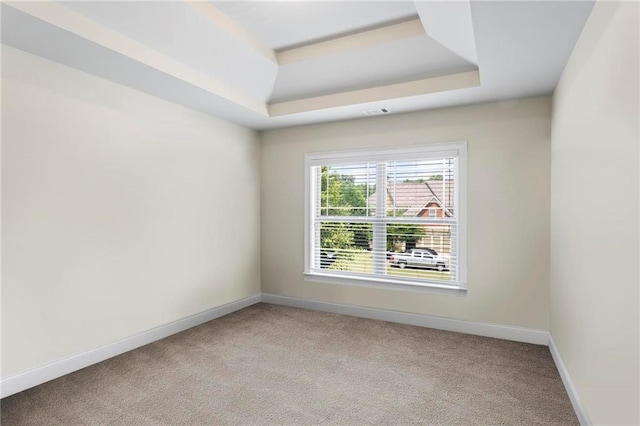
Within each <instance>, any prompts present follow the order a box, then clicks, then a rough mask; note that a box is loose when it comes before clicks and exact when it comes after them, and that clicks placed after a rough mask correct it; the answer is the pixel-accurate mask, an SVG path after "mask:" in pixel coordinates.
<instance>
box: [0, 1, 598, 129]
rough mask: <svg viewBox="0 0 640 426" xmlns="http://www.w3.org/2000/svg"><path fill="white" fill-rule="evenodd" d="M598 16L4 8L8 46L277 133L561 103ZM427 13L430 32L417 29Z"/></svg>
mask: <svg viewBox="0 0 640 426" xmlns="http://www.w3.org/2000/svg"><path fill="white" fill-rule="evenodd" d="M592 6H593V2H592V1H591V0H588V1H567V2H554V1H545V2H536V1H531V2H527V1H514V2H506V1H495V2H493V1H471V2H470V3H469V2H466V1H461V2H416V3H415V4H414V3H413V2H370V1H364V2H295V1H293V2H279V1H264V2H210V3H197V4H193V3H190V2H187V1H174V2H162V1H159V2H155V1H154V2H70V3H54V2H36V3H30V2H20V3H9V4H8V3H4V2H3V3H2V35H1V36H2V43H4V44H7V45H11V46H14V47H16V48H19V49H22V50H25V51H28V52H31V53H34V54H37V55H40V56H43V57H46V58H49V59H51V60H54V61H57V62H60V63H63V64H65V65H68V66H71V67H74V68H78V69H80V70H83V71H86V72H89V73H92V74H95V75H97V76H99V77H102V78H106V79H109V80H112V81H115V82H117V83H120V84H124V85H127V86H131V87H134V88H137V89H139V90H142V91H145V92H148V93H151V94H153V95H155V96H159V97H162V98H164V99H168V100H170V101H173V102H177V103H180V104H183V105H186V106H188V107H191V108H195V109H198V110H201V111H204V112H207V113H210V114H213V115H216V116H219V117H222V118H225V119H228V120H231V121H235V122H237V123H240V124H242V125H245V126H249V127H252V128H256V129H267V128H274V127H284V126H291V125H300V124H307V123H314V122H322V121H331V120H342V119H349V118H356V117H363V116H364V115H363V113H362V111H363V110H366V109H370V108H380V107H386V108H389V109H390V110H391V111H392V113H399V112H408V111H415V110H420V109H430V108H441V107H446V106H454V105H464V104H470V103H478V102H486V101H494V100H503V99H512V98H518V97H525V96H533V95H540V94H548V93H551V92H552V91H553V89H554V87H555V85H556V83H557V80H558V78H559V76H560V73H561V72H562V69H563V68H564V66H565V64H566V62H567V60H568V58H569V55H570V54H571V51H572V49H573V46H574V45H575V42H576V40H577V38H578V36H579V33H580V31H581V29H582V26H583V25H584V22H585V20H586V19H587V17H588V14H589V13H590V10H591V8H592ZM416 13H418V14H419V18H420V19H419V20H418V21H416V20H415V19H414V20H413V21H406V19H410V18H411V17H412V16H415V15H416ZM399 20H401V21H399ZM398 22H401V23H398ZM391 24H393V25H391ZM416 25H417V26H418V28H416ZM372 27H376V28H378V29H376V30H373V31H369V30H371V28H372ZM345 34H355V35H353V36H346V37H345V36H344V35H345ZM326 39H332V40H331V41H330V42H324V43H319V42H318V41H319V40H326ZM300 44H304V45H305V46H304V47H300V48H297V49H292V50H285V51H284V52H281V53H278V52H274V51H273V50H272V49H280V50H282V49H283V48H287V49H289V48H291V47H292V46H300ZM284 54H287V55H288V56H287V57H286V58H285V57H284V56H283V55H284ZM463 58H464V59H463ZM477 72H479V79H478V77H477V74H476V76H475V77H474V73H477Z"/></svg>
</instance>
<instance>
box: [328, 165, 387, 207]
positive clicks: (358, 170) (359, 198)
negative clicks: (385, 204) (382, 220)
mask: <svg viewBox="0 0 640 426" xmlns="http://www.w3.org/2000/svg"><path fill="white" fill-rule="evenodd" d="M316 179H318V180H319V182H318V183H317V187H318V188H320V191H319V196H320V200H319V206H318V207H319V212H318V211H317V212H316V213H319V215H321V216H375V202H374V203H373V205H371V204H368V203H367V200H370V199H371V195H372V194H374V193H375V183H376V165H375V164H373V163H364V164H347V165H335V166H322V167H316Z"/></svg>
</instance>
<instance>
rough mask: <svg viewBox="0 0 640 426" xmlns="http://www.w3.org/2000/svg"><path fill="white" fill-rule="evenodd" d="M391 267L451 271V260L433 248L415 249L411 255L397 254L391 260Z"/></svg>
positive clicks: (410, 252)
mask: <svg viewBox="0 0 640 426" xmlns="http://www.w3.org/2000/svg"><path fill="white" fill-rule="evenodd" d="M389 265H390V266H392V267H397V268H407V267H412V268H427V269H437V270H438V271H447V270H449V259H447V258H446V257H444V256H441V255H439V254H438V252H437V251H435V250H434V249H431V248H414V249H411V250H410V251H409V253H395V254H393V255H392V256H391V258H390V259H389Z"/></svg>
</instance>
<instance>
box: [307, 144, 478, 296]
mask: <svg viewBox="0 0 640 426" xmlns="http://www.w3.org/2000/svg"><path fill="white" fill-rule="evenodd" d="M465 148H466V145H465V144H464V143H455V144H437V145H428V146H423V147H419V148H415V147H412V148H406V149H393V150H371V151H364V152H363V151H358V152H343V153H333V154H319V155H309V156H307V167H308V170H307V172H308V181H307V186H308V187H307V191H308V197H307V201H308V204H309V205H308V214H307V234H308V235H307V247H306V256H305V257H306V262H307V264H306V265H305V270H306V272H307V273H309V274H322V275H335V276H340V277H344V278H349V277H353V278H360V279H362V278H367V277H369V278H373V279H376V280H381V279H382V280H387V281H397V282H402V283H411V284H418V285H428V284H429V283H436V284H448V285H452V286H462V285H463V282H464V280H465V277H464V270H463V269H464V268H463V264H462V263H463V247H461V243H462V242H463V238H462V237H463V236H462V233H463V232H464V224H463V223H462V221H461V218H462V212H461V208H462V203H461V200H462V195H463V194H461V190H462V188H464V185H463V178H464V176H463V173H461V167H464V162H465V158H464V155H465Z"/></svg>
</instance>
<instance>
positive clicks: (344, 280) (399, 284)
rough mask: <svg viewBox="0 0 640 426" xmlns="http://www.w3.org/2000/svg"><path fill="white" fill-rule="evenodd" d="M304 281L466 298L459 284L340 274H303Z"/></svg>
mask: <svg viewBox="0 0 640 426" xmlns="http://www.w3.org/2000/svg"><path fill="white" fill-rule="evenodd" d="M304 279H305V281H315V282H325V283H331V284H341V285H351V286H356V287H368V288H382V289H390V290H403V291H412V292H419V293H433V294H446V295H450V296H466V294H467V289H466V288H465V287H464V286H463V285H462V284H461V283H456V284H437V283H417V282H408V281H402V280H394V279H385V278H373V277H360V276H351V275H340V274H324V273H321V272H305V273H304Z"/></svg>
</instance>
